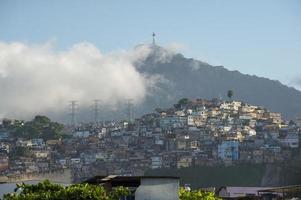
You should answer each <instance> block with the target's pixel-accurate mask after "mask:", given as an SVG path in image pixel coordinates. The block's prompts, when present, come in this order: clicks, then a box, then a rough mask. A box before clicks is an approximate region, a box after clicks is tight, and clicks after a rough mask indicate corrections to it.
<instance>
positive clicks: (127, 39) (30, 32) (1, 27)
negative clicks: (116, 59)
mask: <svg viewBox="0 0 301 200" xmlns="http://www.w3.org/2000/svg"><path fill="white" fill-rule="evenodd" d="M300 10H301V1H299V0H250V1H241V0H224V1H221V0H220V1H215V0H195V1H193V0H190V1H176V0H162V1H158V0H157V1H155V0H152V1H151V0H149V1H147V0H128V1H116V0H110V1H101V0H97V1H96V0H94V1H92V0H82V1H77V0H49V1H40V0H35V1H34V0H26V1H23V0H20V1H15V0H0V41H5V42H12V41H21V42H26V43H29V44H32V43H45V42H47V41H50V40H55V41H56V48H57V49H58V50H61V49H66V48H70V47H71V46H72V45H73V44H75V43H79V42H82V41H87V42H91V43H93V44H94V45H96V46H97V47H98V48H99V49H100V50H101V51H102V52H111V51H114V50H120V49H128V48H131V47H133V46H135V45H137V44H139V43H148V42H151V33H152V32H156V34H157V43H158V44H159V45H162V46H164V45H169V44H175V43H176V44H181V45H182V46H184V48H183V49H181V50H180V51H181V52H182V53H183V54H184V55H185V56H187V57H194V58H197V59H200V60H202V61H205V62H208V63H210V64H214V65H224V66H225V67H226V68H228V69H231V70H239V71H241V72H243V73H248V74H255V75H258V76H264V77H268V78H271V79H277V80H280V81H281V82H283V83H285V84H288V85H290V86H295V87H298V88H299V89H300V88H301V84H300V85H299V86H298V85H297V83H296V82H295V80H297V79H301V12H300ZM300 82H301V81H300Z"/></svg>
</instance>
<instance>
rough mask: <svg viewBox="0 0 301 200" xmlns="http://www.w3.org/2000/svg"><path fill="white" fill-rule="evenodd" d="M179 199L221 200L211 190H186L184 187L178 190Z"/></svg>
mask: <svg viewBox="0 0 301 200" xmlns="http://www.w3.org/2000/svg"><path fill="white" fill-rule="evenodd" d="M179 199H180V200H221V199H220V198H218V197H216V196H215V195H214V193H213V192H205V191H201V190H192V191H187V190H185V189H184V188H180V190H179Z"/></svg>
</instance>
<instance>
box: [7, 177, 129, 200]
mask: <svg viewBox="0 0 301 200" xmlns="http://www.w3.org/2000/svg"><path fill="white" fill-rule="evenodd" d="M18 190H19V191H20V192H19V193H9V194H5V195H4V200H41V199H43V200H63V199H72V200H118V199H120V197H122V196H128V195H130V190H129V189H128V188H125V187H117V188H115V189H113V191H112V192H110V193H108V192H106V190H105V189H104V188H103V187H102V186H99V185H91V184H87V183H85V184H74V185H70V186H67V187H64V186H62V185H59V184H53V183H51V182H50V181H48V180H45V181H43V182H40V183H38V184H36V185H30V184H25V183H21V184H17V191H18Z"/></svg>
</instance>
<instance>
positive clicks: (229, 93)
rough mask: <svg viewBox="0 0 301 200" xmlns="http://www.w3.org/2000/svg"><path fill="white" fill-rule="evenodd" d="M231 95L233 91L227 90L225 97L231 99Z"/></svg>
mask: <svg viewBox="0 0 301 200" xmlns="http://www.w3.org/2000/svg"><path fill="white" fill-rule="evenodd" d="M233 95H234V92H233V90H228V92H227V96H228V97H229V99H232V97H233Z"/></svg>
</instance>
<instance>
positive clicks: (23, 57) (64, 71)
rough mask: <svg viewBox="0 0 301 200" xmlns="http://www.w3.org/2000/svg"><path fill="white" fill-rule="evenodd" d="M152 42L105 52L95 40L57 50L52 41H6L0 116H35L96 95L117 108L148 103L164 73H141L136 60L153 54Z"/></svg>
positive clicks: (1, 47) (0, 61)
mask: <svg viewBox="0 0 301 200" xmlns="http://www.w3.org/2000/svg"><path fill="white" fill-rule="evenodd" d="M150 51H151V49H150V48H149V46H147V45H141V46H139V47H137V48H134V49H131V50H128V51H119V52H113V53H109V54H103V53H101V51H100V50H99V49H98V48H96V47H95V46H94V45H93V44H91V43H78V44H75V45H74V46H72V47H71V48H70V49H69V50H65V51H60V52H57V51H55V50H54V48H53V45H52V44H50V43H46V44H39V45H29V44H24V43H21V42H13V43H5V42H0V93H1V95H0V96H1V97H0V117H17V118H29V117H32V116H33V115H35V114H43V113H47V112H50V111H51V112H60V111H62V110H66V107H67V106H68V102H69V101H70V100H77V101H79V103H80V106H89V105H91V103H92V100H93V99H100V100H101V102H102V103H103V105H105V106H106V105H107V106H112V107H114V106H115V105H117V104H120V102H125V101H126V100H127V99H133V100H134V102H135V103H136V104H138V103H140V102H142V101H143V99H144V98H145V96H146V95H147V91H148V89H149V88H152V87H155V85H156V82H157V81H158V80H159V79H160V78H158V76H146V75H143V74H141V73H139V72H138V71H137V70H136V68H135V66H134V64H133V63H137V62H141V61H143V60H144V59H145V58H146V57H147V56H148V55H149V53H150Z"/></svg>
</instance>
